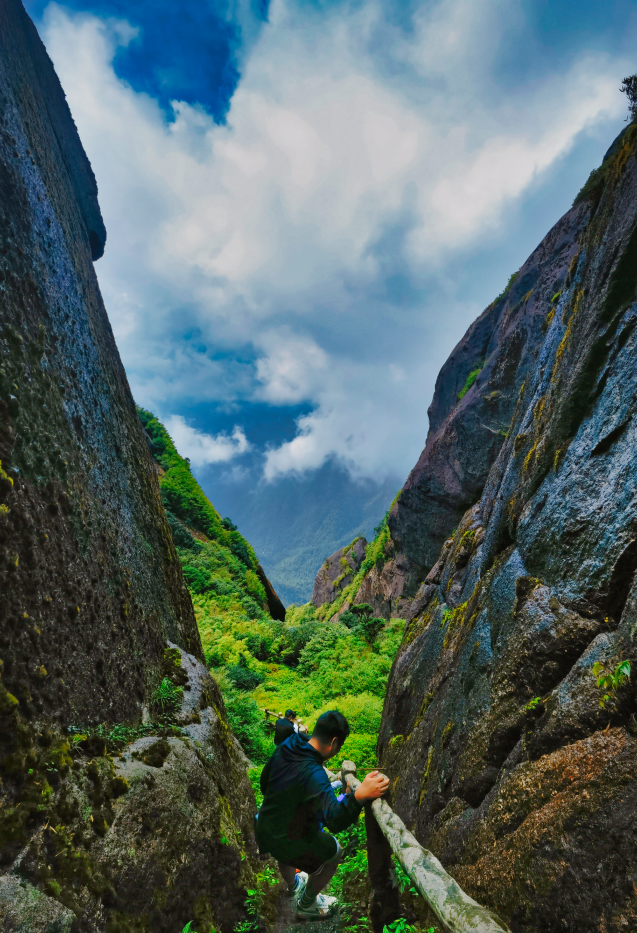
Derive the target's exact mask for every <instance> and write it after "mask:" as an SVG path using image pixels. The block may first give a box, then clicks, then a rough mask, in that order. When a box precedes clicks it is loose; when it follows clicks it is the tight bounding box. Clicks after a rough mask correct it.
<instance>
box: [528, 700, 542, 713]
mask: <svg viewBox="0 0 637 933" xmlns="http://www.w3.org/2000/svg"><path fill="white" fill-rule="evenodd" d="M543 705H544V704H543V703H542V699H541V697H533V699H532V700H529V702H528V703H527V704H526V706H525V707H524V712H525V713H536V712H539V710H541V709H542V707H543Z"/></svg>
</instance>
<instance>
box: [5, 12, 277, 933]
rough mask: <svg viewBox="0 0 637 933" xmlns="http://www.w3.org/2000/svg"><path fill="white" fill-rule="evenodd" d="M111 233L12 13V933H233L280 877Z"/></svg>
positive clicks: (8, 527) (8, 188)
mask: <svg viewBox="0 0 637 933" xmlns="http://www.w3.org/2000/svg"><path fill="white" fill-rule="evenodd" d="M104 240H105V232H104V227H103V223H102V220H101V217H100V213H99V207H98V204H97V188H96V185H95V179H94V178H93V174H92V171H91V168H90V165H89V163H88V160H87V158H86V155H85V154H84V152H83V150H82V147H81V143H80V141H79V138H78V136H77V131H76V128H75V125H74V124H73V121H72V118H71V115H70V113H69V110H68V107H67V105H66V102H65V99H64V94H63V91H62V89H61V87H60V85H59V82H58V79H57V77H56V75H55V72H54V70H53V67H52V65H51V62H50V60H49V58H48V56H47V54H46V50H45V49H44V46H43V45H42V43H41V42H40V40H39V38H38V36H37V33H36V31H35V29H34V27H33V24H32V23H31V21H30V19H29V18H28V16H27V15H26V13H25V11H24V9H23V7H22V5H21V4H20V3H19V2H18V0H6V2H4V3H3V4H2V5H0V593H1V598H0V930H2V931H3V933H10V931H11V933H12V931H17V930H20V931H25V933H27V931H28V933H36V931H37V933H40V931H41V933H45V931H47V933H63V931H66V930H67V929H71V928H72V931H73V933H98V931H99V933H104V931H106V930H107V929H108V931H109V933H125V931H131V933H132V931H135V933H145V931H148V933H150V931H151V930H153V931H158V930H166V931H167V933H168V931H170V933H173V931H174V930H177V929H182V928H183V926H184V924H185V923H186V922H187V921H188V920H196V921H197V922H198V923H200V924H205V923H208V926H206V927H205V929H209V928H210V924H212V923H214V925H215V927H216V929H217V930H223V931H227V933H230V931H231V930H232V929H233V928H234V925H235V924H236V923H237V922H239V921H241V920H242V919H245V917H246V912H245V898H246V884H247V883H248V882H250V883H251V884H255V883H256V880H255V879H256V875H255V872H256V871H258V869H259V866H260V865H261V864H262V863H260V862H259V861H258V859H257V855H256V851H255V849H254V842H253V835H252V832H253V827H252V817H253V813H254V806H255V805H254V796H253V794H252V790H251V787H250V784H249V781H248V779H247V777H246V759H245V756H244V755H243V753H242V752H241V751H240V749H239V748H238V746H237V744H236V742H235V741H234V739H233V738H232V736H231V734H230V732H229V729H228V725H227V720H226V715H225V711H224V707H223V702H222V700H221V696H220V693H219V691H218V689H217V687H216V685H215V684H214V683H213V681H212V680H211V679H210V677H209V675H208V674H207V673H206V672H205V670H204V669H203V666H202V665H201V663H200V659H201V657H202V650H201V642H200V639H199V634H198V631H197V627H196V622H195V617H194V612H193V608H192V602H191V600H190V596H189V594H188V591H187V589H186V587H185V585H184V581H183V575H182V572H181V566H180V563H179V560H178V558H177V554H176V551H175V548H174V545H173V541H172V537H171V533H170V529H169V526H168V524H167V521H166V517H165V513H164V509H163V506H162V503H161V499H160V494H159V487H158V482H157V475H156V471H155V470H154V467H153V463H152V460H151V456H150V453H149V451H148V446H147V442H146V439H145V437H144V434H143V431H142V428H141V424H140V422H139V419H138V417H137V413H136V410H135V406H134V402H133V399H132V397H131V393H130V389H129V386H128V382H127V379H126V375H125V373H124V370H123V368H122V365H121V361H120V359H119V355H118V352H117V349H116V346H115V342H114V339H113V334H112V332H111V328H110V325H109V322H108V319H107V316H106V312H105V309H104V305H103V303H102V299H101V296H100V293H99V288H98V285H97V279H96V277H95V272H94V269H93V265H92V260H93V259H96V258H98V257H99V256H100V255H101V253H102V251H103V248H104ZM171 646H172V647H171ZM182 651H183V652H184V655H183V657H184V660H183V665H182V654H181V652H182ZM163 681H166V682H167V686H166V684H164V686H166V689H167V690H168V696H169V699H170V698H172V700H173V701H174V702H171V705H170V708H169V709H163V708H162V707H161V704H158V701H157V697H156V695H157V691H158V688H159V686H160V684H161V683H162V682H163ZM179 691H183V692H182V693H180V692H179ZM144 717H145V719H146V722H145V723H144V722H142V719H143V718H144ZM150 719H152V720H153V722H154V725H153V723H151V722H150V721H149V720H150ZM124 749H126V751H125V752H124V754H123V755H122V757H121V758H120V757H118V755H119V753H120V752H122V751H124ZM224 840H225V841H224ZM264 909H265V908H264ZM266 914H267V910H266ZM196 928H197V927H196ZM198 928H201V929H203V928H204V927H203V926H200V927H198Z"/></svg>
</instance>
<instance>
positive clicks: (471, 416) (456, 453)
mask: <svg viewBox="0 0 637 933" xmlns="http://www.w3.org/2000/svg"><path fill="white" fill-rule="evenodd" d="M588 216H589V206H588V204H587V203H581V204H579V205H576V206H575V207H573V209H572V210H570V211H569V212H568V213H567V214H566V215H565V216H564V217H563V218H562V219H561V220H560V221H559V223H557V224H556V225H555V227H553V229H552V230H551V231H550V233H549V234H548V235H547V236H546V238H545V239H544V240H543V241H542V243H540V245H539V246H538V247H537V249H536V250H535V251H534V252H533V253H532V254H531V256H530V257H529V258H528V260H527V261H526V262H525V263H524V265H523V266H522V268H521V269H520V270H519V272H518V273H517V275H516V277H515V280H514V281H513V282H512V283H511V284H510V287H509V288H508V290H506V291H505V293H504V294H503V295H502V296H500V297H499V298H498V299H496V300H495V301H494V302H493V303H492V304H491V305H490V306H489V307H488V308H487V309H486V310H485V311H484V312H483V313H482V315H481V316H480V317H479V318H478V320H477V321H475V322H474V323H473V324H472V325H471V327H470V328H469V330H468V331H467V333H466V334H465V336H464V337H463V338H462V340H461V341H460V343H459V344H458V345H457V347H456V348H455V349H454V351H453V353H452V354H451V356H450V357H449V359H448V360H447V362H446V363H445V364H444V366H443V367H442V369H441V371H440V374H439V376H438V379H437V380H436V389H435V393H434V398H433V401H432V403H431V406H430V408H429V423H430V428H429V434H428V437H427V443H426V445H425V449H424V450H423V452H422V454H421V455H420V458H419V460H418V463H417V464H416V466H415V467H414V469H413V470H412V471H411V473H410V475H409V477H408V479H407V482H406V483H405V485H404V487H403V489H402V491H401V493H400V496H399V498H398V500H397V501H396V503H395V505H394V506H393V508H392V510H391V512H390V513H389V516H388V524H389V530H390V533H391V543H390V544H389V545H388V546H387V547H386V552H385V556H386V562H385V563H384V565H381V566H378V567H375V568H374V569H373V570H372V571H370V573H369V574H367V576H366V578H365V580H364V582H363V585H362V587H361V590H360V592H359V595H358V596H357V598H356V600H355V601H356V602H366V603H370V604H372V605H373V606H374V609H375V611H376V612H378V613H380V614H382V615H385V616H387V617H389V616H390V615H391V616H397V617H405V618H408V617H409V616H410V612H411V603H412V600H413V598H414V596H415V594H416V591H417V590H418V587H419V586H420V584H422V582H423V580H424V578H425V576H426V575H427V573H428V572H429V570H430V569H431V567H432V566H433V564H434V563H435V562H436V560H437V558H438V554H439V552H440V548H441V547H442V545H443V543H444V541H445V539H446V538H447V536H448V535H449V534H450V533H451V532H452V531H453V529H454V528H455V527H456V526H457V525H458V522H459V521H460V519H461V518H462V515H463V514H464V512H465V511H466V509H467V508H468V507H469V506H471V505H473V504H474V503H475V502H476V501H477V500H478V499H479V498H480V495H481V494H482V490H483V488H484V485H485V483H486V480H487V476H488V475H489V470H490V469H491V467H492V465H493V463H494V462H495V460H496V458H497V456H498V453H499V451H500V449H501V447H502V444H503V442H504V439H505V437H506V435H507V431H508V430H509V424H510V422H511V418H512V416H513V413H514V411H515V410H516V405H517V404H518V396H519V392H520V387H521V386H522V384H523V383H524V381H525V380H526V379H527V378H528V375H529V373H530V372H532V371H533V369H534V367H535V362H536V356H537V353H538V350H539V348H540V347H541V346H542V343H543V341H544V339H545V336H546V329H547V314H548V313H549V311H550V309H551V308H552V307H553V305H552V304H551V299H552V297H553V296H554V295H555V294H556V293H557V292H558V291H559V290H560V289H561V288H562V287H563V285H564V281H565V278H566V275H567V272H568V268H569V264H570V263H571V261H572V259H573V256H574V254H575V252H576V250H577V248H578V246H577V244H578V241H579V240H578V238H579V237H580V236H581V234H582V231H583V229H584V228H585V225H586V221H587V218H588ZM476 371H477V376H476ZM472 374H473V375H472ZM470 376H472V378H473V380H474V381H473V382H471V380H469V381H470V382H471V385H470V386H469V388H468V390H466V391H465V392H464V394H463V390H465V389H466V386H467V381H468V379H469V377H470ZM460 395H462V398H460V397H459V396H460Z"/></svg>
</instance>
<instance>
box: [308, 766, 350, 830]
mask: <svg viewBox="0 0 637 933" xmlns="http://www.w3.org/2000/svg"><path fill="white" fill-rule="evenodd" d="M307 790H308V795H309V796H310V797H311V798H313V799H314V802H315V808H316V815H317V817H318V819H319V820H320V821H321V823H323V825H324V826H327V828H328V829H329V830H330V832H333V833H340V832H342V830H344V829H347V827H348V826H351V825H352V823H355V822H356V820H357V819H358V817H359V814H360V812H361V810H362V809H363V804H362V802H361V801H359V800H357V799H356V798H355V796H354V794H348V795H347V796H346V798H345V799H344V800H342V801H341V802H340V803H339V801H338V800H337V799H336V797H335V796H334V791H333V790H332V785H331V784H330V780H329V778H328V776H327V774H326V773H325V771H324V770H323V768H322V767H321V766H320V765H317V767H316V768H315V769H314V770H313V771H312V775H311V778H310V781H309V783H308V788H307Z"/></svg>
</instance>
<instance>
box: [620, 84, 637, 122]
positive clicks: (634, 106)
mask: <svg viewBox="0 0 637 933" xmlns="http://www.w3.org/2000/svg"><path fill="white" fill-rule="evenodd" d="M620 91H621V92H622V94H625V95H626V97H627V98H628V113H629V115H630V119H631V120H637V74H636V75H630V76H629V77H628V78H624V80H623V81H622V86H621V87H620Z"/></svg>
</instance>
